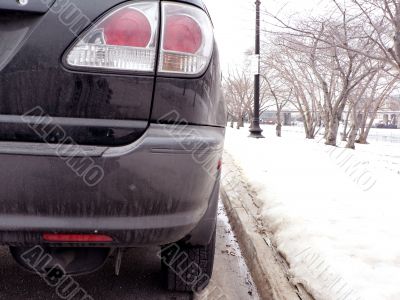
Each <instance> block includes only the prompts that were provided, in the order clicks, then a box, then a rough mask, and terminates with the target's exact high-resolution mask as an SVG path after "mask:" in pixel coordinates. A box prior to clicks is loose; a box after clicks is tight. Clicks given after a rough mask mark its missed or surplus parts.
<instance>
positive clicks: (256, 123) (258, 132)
mask: <svg viewBox="0 0 400 300" xmlns="http://www.w3.org/2000/svg"><path fill="white" fill-rule="evenodd" d="M260 4H261V2H260V0H256V47H255V48H256V49H255V59H256V60H257V61H256V70H255V72H254V116H253V120H252V122H251V128H250V137H252V138H257V139H260V138H264V136H263V135H262V132H263V131H262V129H261V127H260Z"/></svg>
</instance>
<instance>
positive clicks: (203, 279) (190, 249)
mask: <svg viewBox="0 0 400 300" xmlns="http://www.w3.org/2000/svg"><path fill="white" fill-rule="evenodd" d="M215 240H216V232H215V230H214V234H213V237H212V239H211V241H210V243H209V244H208V245H206V246H190V245H181V244H179V243H178V244H172V245H168V246H165V247H163V248H162V251H161V263H162V273H163V276H164V280H165V281H166V283H167V288H168V290H170V291H175V292H200V291H202V290H203V289H205V288H206V287H207V285H208V284H209V282H210V279H211V276H212V270H213V266H214V254H215Z"/></svg>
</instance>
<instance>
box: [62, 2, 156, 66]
mask: <svg viewBox="0 0 400 300" xmlns="http://www.w3.org/2000/svg"><path fill="white" fill-rule="evenodd" d="M158 7H159V6H158V3H157V2H153V1H151V2H150V1H149V2H135V3H129V4H126V5H124V6H122V7H119V8H118V9H116V10H114V11H112V12H111V13H109V14H107V15H106V16H105V17H103V18H102V19H101V20H100V21H99V22H98V23H96V24H95V26H93V27H92V28H91V29H90V30H89V31H88V32H87V33H86V34H85V35H83V37H82V38H80V39H79V40H78V42H77V43H76V44H75V45H74V46H73V48H72V49H71V50H70V51H69V53H68V54H67V57H66V62H67V64H68V65H70V66H75V67H85V68H97V69H109V70H125V71H154V67H155V60H156V47H157V31H158V14H159V13H158V11H159V9H158Z"/></svg>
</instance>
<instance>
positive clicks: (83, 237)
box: [43, 233, 113, 243]
mask: <svg viewBox="0 0 400 300" xmlns="http://www.w3.org/2000/svg"><path fill="white" fill-rule="evenodd" d="M43 239H44V240H45V241H47V242H58V243H106V242H112V241H113V239H112V238H111V237H110V236H108V235H101V234H59V233H44V234H43Z"/></svg>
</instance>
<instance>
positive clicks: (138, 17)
mask: <svg viewBox="0 0 400 300" xmlns="http://www.w3.org/2000/svg"><path fill="white" fill-rule="evenodd" d="M151 35H152V29H151V25H150V22H149V20H148V19H147V17H146V16H145V15H144V14H143V13H142V12H140V11H138V10H136V9H132V8H126V9H123V10H120V11H118V12H117V13H115V14H113V15H112V16H111V17H110V18H109V19H107V21H106V23H105V26H104V38H105V41H106V43H107V45H115V46H131V47H147V45H148V44H149V43H150V39H151Z"/></svg>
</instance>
